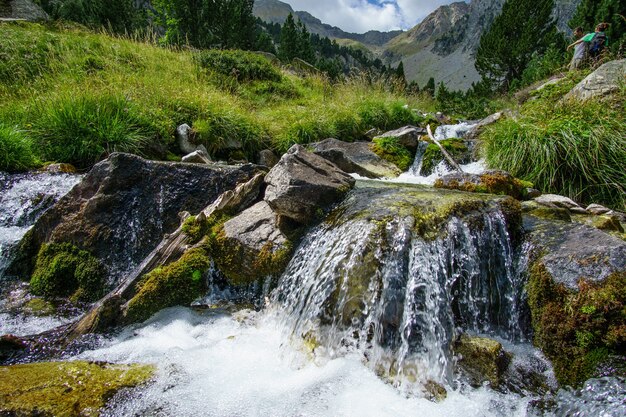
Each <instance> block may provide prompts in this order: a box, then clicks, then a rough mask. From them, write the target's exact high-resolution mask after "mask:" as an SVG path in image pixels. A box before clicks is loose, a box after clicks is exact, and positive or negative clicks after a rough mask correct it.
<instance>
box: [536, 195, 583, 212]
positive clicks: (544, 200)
mask: <svg viewBox="0 0 626 417" xmlns="http://www.w3.org/2000/svg"><path fill="white" fill-rule="evenodd" d="M534 201H536V202H537V203H539V204H541V205H542V206H546V207H553V208H564V209H567V210H569V211H571V212H572V213H577V214H589V213H588V212H587V210H585V209H584V208H582V207H580V206H579V205H578V204H577V203H575V202H574V201H573V200H572V199H570V198H567V197H564V196H562V195H557V194H543V195H541V196H539V197H537V198H535V199H534Z"/></svg>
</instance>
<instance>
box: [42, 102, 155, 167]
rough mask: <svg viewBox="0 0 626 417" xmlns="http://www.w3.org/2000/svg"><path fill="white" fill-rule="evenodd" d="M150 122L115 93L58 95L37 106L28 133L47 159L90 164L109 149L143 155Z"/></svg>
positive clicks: (150, 134)
mask: <svg viewBox="0 0 626 417" xmlns="http://www.w3.org/2000/svg"><path fill="white" fill-rule="evenodd" d="M151 129H152V128H151V125H150V123H149V122H148V121H146V120H145V119H144V118H142V117H141V116H140V114H139V112H138V110H137V109H136V107H135V105H134V104H133V103H132V102H131V101H129V100H127V99H126V98H124V97H121V96H117V95H99V96H93V95H89V94H85V95H79V96H76V97H74V96H70V95H61V96H59V97H56V98H55V99H54V100H53V101H51V102H44V103H41V104H40V105H39V111H38V116H37V117H36V119H35V120H34V122H33V127H32V130H31V134H32V137H33V139H34V140H35V143H36V145H37V146H38V148H39V151H40V152H41V156H42V157H43V158H44V159H45V160H49V161H63V162H69V163H71V164H74V165H76V166H77V167H81V168H82V167H89V166H91V165H92V164H94V163H96V162H97V161H99V160H100V159H102V158H104V157H106V156H107V155H109V154H111V153H112V152H130V153H135V154H139V155H141V154H144V153H145V152H144V151H145V150H146V148H147V146H148V144H149V138H150V137H151V136H152V132H151Z"/></svg>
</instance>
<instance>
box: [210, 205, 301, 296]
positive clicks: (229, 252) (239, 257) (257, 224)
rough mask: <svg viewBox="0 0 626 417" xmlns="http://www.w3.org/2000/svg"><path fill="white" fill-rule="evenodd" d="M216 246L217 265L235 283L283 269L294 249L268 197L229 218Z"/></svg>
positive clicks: (248, 281)
mask: <svg viewBox="0 0 626 417" xmlns="http://www.w3.org/2000/svg"><path fill="white" fill-rule="evenodd" d="M213 247H214V259H215V262H216V264H217V267H218V268H219V270H220V271H222V272H223V273H224V275H226V277H227V278H228V280H229V282H230V283H232V284H235V285H243V284H248V283H251V282H254V281H256V280H257V279H259V278H264V277H265V276H268V275H276V274H278V273H280V272H282V270H283V269H284V268H285V266H286V264H287V262H288V260H289V258H290V255H291V251H292V245H291V242H290V241H289V239H288V238H287V236H286V235H285V234H284V233H283V232H282V231H281V230H280V228H279V226H278V216H277V215H276V213H274V212H273V211H272V209H271V208H270V206H269V204H268V203H267V202H265V201H261V202H259V203H257V204H255V205H254V206H252V207H250V208H249V209H247V210H244V211H243V212H242V213H241V214H239V215H238V216H236V217H234V218H232V219H231V220H228V221H227V222H225V223H224V225H223V227H222V229H221V231H220V232H219V234H218V236H217V238H216V242H215V244H214V245H213Z"/></svg>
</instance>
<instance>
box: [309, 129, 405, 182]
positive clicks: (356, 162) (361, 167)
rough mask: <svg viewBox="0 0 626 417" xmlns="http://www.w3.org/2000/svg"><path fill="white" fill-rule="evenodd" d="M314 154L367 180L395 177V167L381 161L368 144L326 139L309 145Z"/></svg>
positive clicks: (396, 172)
mask: <svg viewBox="0 0 626 417" xmlns="http://www.w3.org/2000/svg"><path fill="white" fill-rule="evenodd" d="M309 147H310V148H311V150H312V151H313V152H314V153H315V154H316V155H319V156H321V157H322V158H325V159H327V160H329V161H330V162H332V163H333V164H335V165H337V166H338V167H339V168H341V169H342V170H343V171H345V172H349V173H355V174H358V175H361V176H364V177H367V178H383V177H387V178H389V177H397V176H398V175H400V174H401V172H400V170H399V169H398V167H397V166H395V165H394V164H392V163H391V162H388V161H386V160H384V159H382V158H381V157H380V156H378V155H376V154H375V153H374V152H372V150H371V149H370V144H369V143H368V142H343V141H340V140H337V139H332V138H331V139H326V140H323V141H321V142H317V143H313V144H311V145H309Z"/></svg>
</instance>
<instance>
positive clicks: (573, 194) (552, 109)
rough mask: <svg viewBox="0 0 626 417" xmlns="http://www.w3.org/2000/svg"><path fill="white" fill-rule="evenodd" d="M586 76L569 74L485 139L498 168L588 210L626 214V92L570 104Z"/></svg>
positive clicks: (490, 161) (491, 129)
mask: <svg viewBox="0 0 626 417" xmlns="http://www.w3.org/2000/svg"><path fill="white" fill-rule="evenodd" d="M585 75H586V73H581V72H574V73H569V74H568V75H567V77H566V78H565V79H564V80H563V81H561V82H559V83H558V84H554V85H549V86H546V87H545V88H543V89H542V90H540V91H538V92H535V93H533V97H532V98H531V99H530V100H528V101H527V102H525V103H524V104H523V105H521V106H519V108H518V109H516V110H518V111H519V115H517V116H515V117H507V118H505V119H504V120H502V121H499V122H498V123H496V124H495V125H493V126H491V127H489V128H488V129H486V130H485V131H484V132H483V134H482V135H481V140H482V145H483V151H484V155H485V156H486V158H487V161H488V164H489V165H490V166H491V167H493V168H499V169H504V170H507V171H509V172H510V173H511V174H513V175H514V176H516V177H518V178H521V179H524V180H527V181H530V182H532V183H534V185H535V187H536V188H538V189H540V190H542V191H543V192H546V193H547V192H550V193H557V194H562V195H566V196H568V197H570V198H572V199H574V200H576V201H578V202H581V203H583V204H589V203H600V204H605V205H608V206H610V207H612V208H615V209H618V210H625V209H626V170H625V169H624V161H626V111H625V110H626V108H625V104H624V103H626V88H624V86H622V88H621V90H620V91H618V92H617V93H614V94H612V95H611V96H609V97H606V98H603V99H596V100H590V101H587V102H585V103H584V104H583V103H580V102H578V101H572V100H565V99H564V95H565V94H566V93H567V92H569V91H570V90H571V89H572V88H573V87H574V86H575V85H576V84H577V83H578V82H579V81H580V80H582V78H583V77H584V76H585Z"/></svg>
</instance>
